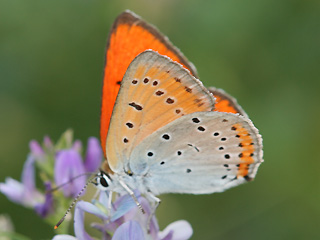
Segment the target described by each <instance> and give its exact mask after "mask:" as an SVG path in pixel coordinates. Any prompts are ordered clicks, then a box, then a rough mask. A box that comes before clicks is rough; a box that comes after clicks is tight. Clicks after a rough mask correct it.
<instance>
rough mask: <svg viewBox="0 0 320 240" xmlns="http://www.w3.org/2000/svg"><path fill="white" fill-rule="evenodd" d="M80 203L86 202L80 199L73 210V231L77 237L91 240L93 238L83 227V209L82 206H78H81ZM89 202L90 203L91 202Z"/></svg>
mask: <svg viewBox="0 0 320 240" xmlns="http://www.w3.org/2000/svg"><path fill="white" fill-rule="evenodd" d="M81 203H86V202H84V201H80V202H78V203H77V205H76V209H75V211H74V232H75V235H76V237H77V238H78V239H81V240H82V239H83V240H93V238H91V237H90V236H89V234H88V233H87V232H86V230H85V229H84V210H83V207H79V206H81ZM89 204H90V205H92V204H91V203H89ZM92 206H94V205H92Z"/></svg>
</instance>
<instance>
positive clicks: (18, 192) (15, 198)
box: [0, 177, 24, 204]
mask: <svg viewBox="0 0 320 240" xmlns="http://www.w3.org/2000/svg"><path fill="white" fill-rule="evenodd" d="M0 192H2V193H3V194H4V195H6V196H7V198H9V199H10V200H11V201H12V202H15V203H19V204H22V200H23V193H24V186H23V184H22V183H21V182H18V181H17V180H14V179H12V178H9V177H8V178H6V181H5V183H0Z"/></svg>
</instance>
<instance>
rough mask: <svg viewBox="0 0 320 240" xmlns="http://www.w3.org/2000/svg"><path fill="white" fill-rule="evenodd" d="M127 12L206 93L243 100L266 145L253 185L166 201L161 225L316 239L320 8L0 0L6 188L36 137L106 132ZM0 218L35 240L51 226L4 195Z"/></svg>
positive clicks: (197, 234)
mask: <svg viewBox="0 0 320 240" xmlns="http://www.w3.org/2000/svg"><path fill="white" fill-rule="evenodd" d="M125 9H131V10H133V11H134V12H136V13H137V14H138V15H140V16H142V17H143V18H144V19H145V20H147V21H148V22H151V23H153V24H154V25H156V26H157V27H158V28H159V29H160V30H161V31H162V32H163V33H164V34H166V35H167V36H169V38H170V40H171V41H172V42H173V43H174V44H175V45H176V46H177V47H178V48H180V49H181V51H182V52H183V53H184V54H185V55H186V56H187V57H188V58H189V60H190V61H192V62H193V63H194V64H195V66H196V67H197V69H198V72H199V75H200V79H201V80H202V81H203V82H204V84H205V85H206V86H216V87H220V88H223V89H224V90H226V91H227V92H228V93H230V94H232V95H233V96H234V97H236V98H237V99H238V102H239V103H240V104H241V105H242V107H243V108H244V109H245V111H246V112H247V113H248V114H249V116H250V117H251V119H252V120H253V122H254V123H255V125H256V126H257V128H258V129H259V130H260V133H261V134H262V136H263V140H264V153H265V156H264V159H265V163H263V164H262V165H261V167H260V169H259V172H258V174H257V178H256V180H255V181H254V182H251V183H248V184H244V185H241V186H239V187H237V188H233V189H230V190H228V191H226V192H224V193H219V194H213V195H199V196H192V195H173V194H168V195H164V196H161V198H162V200H163V201H162V204H161V206H160V207H159V209H158V211H157V216H158V220H159V222H160V226H161V228H164V227H165V226H166V225H167V224H169V223H170V222H172V221H174V220H178V219H186V220H188V221H189V222H190V223H191V224H192V226H193V229H194V235H193V238H192V239H205V240H206V239H209V240H211V239H245V240H249V239H320V231H319V229H318V228H319V227H320V177H319V176H320V174H319V170H320V151H319V143H320V141H319V136H320V130H319V129H320V128H319V117H320V111H319V103H320V97H319V95H320V94H319V90H320V79H319V69H320V64H319V63H320V1H318V0H314V1H312V0H306V1H302V0H300V1H299V0H282V1H279V0H256V1H248V0H243V1H238V0H229V1H225V0H219V1H213V0H210V1H209V0H207V1H205V0H198V1H192V0H175V1H172V0H162V1H151V0H139V1H138V0H136V1H132V0H126V1H125V0H117V1H115V0H114V1H111V0H108V1H98V0H92V1H80V0H68V1H65V0H56V1H22V0H21V1H18V0H13V1H1V2H0V114H1V117H0V129H1V131H0V147H1V149H0V161H1V167H0V181H1V182H2V181H4V179H5V177H6V176H12V177H14V178H16V179H20V173H21V170H22V166H23V163H24V161H25V159H26V155H27V153H28V152H29V149H28V142H29V141H30V140H31V139H36V140H38V141H42V138H43V136H44V135H46V134H48V135H49V136H51V137H52V138H53V139H54V140H57V139H58V137H59V136H60V134H61V133H62V132H63V131H65V130H66V129H67V128H69V127H71V128H73V129H74V131H75V137H76V138H78V139H81V140H82V141H83V142H84V143H85V142H86V140H87V138H88V137H89V136H97V137H98V135H99V114H100V109H99V108H100V97H101V86H102V73H103V64H104V49H105V44H106V38H107V36H108V32H109V29H110V26H111V24H112V22H113V20H114V19H115V17H116V16H117V15H118V14H119V13H120V12H122V11H123V10H125ZM0 213H7V214H9V215H10V216H11V218H12V220H13V222H14V225H15V229H16V231H17V232H19V233H23V234H25V235H27V236H29V237H31V238H32V239H50V238H51V237H52V236H53V235H54V232H53V230H52V226H48V225H45V224H44V223H43V222H42V221H41V220H40V219H39V218H38V217H37V216H36V214H35V213H34V212H33V211H32V210H27V209H24V208H23V207H20V206H17V205H15V204H13V203H11V202H9V201H8V200H7V198H6V197H5V196H3V195H0Z"/></svg>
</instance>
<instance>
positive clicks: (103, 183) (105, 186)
mask: <svg viewBox="0 0 320 240" xmlns="http://www.w3.org/2000/svg"><path fill="white" fill-rule="evenodd" d="M93 183H94V185H96V187H97V188H99V189H100V190H102V191H106V190H110V188H111V187H112V179H111V177H110V175H109V174H108V173H106V172H104V171H103V170H101V169H100V172H99V173H98V174H97V175H96V177H95V182H93Z"/></svg>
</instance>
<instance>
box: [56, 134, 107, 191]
mask: <svg viewBox="0 0 320 240" xmlns="http://www.w3.org/2000/svg"><path fill="white" fill-rule="evenodd" d="M81 150H82V144H81V142H80V141H75V142H74V144H73V146H72V148H71V149H64V150H60V151H58V152H57V154H56V161H55V166H54V179H55V183H56V185H57V186H60V185H62V184H65V183H68V184H66V185H65V186H63V187H62V190H63V193H64V195H65V196H66V197H75V196H77V195H78V193H79V192H80V191H81V189H82V188H83V186H84V185H85V183H86V177H85V176H83V177H81V175H85V173H91V172H94V171H97V169H98V168H99V166H100V165H101V161H102V151H101V148H100V145H99V142H98V140H97V139H96V138H89V140H88V148H87V153H86V157H85V160H84V161H83V159H82V157H81V155H80V152H81Z"/></svg>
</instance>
